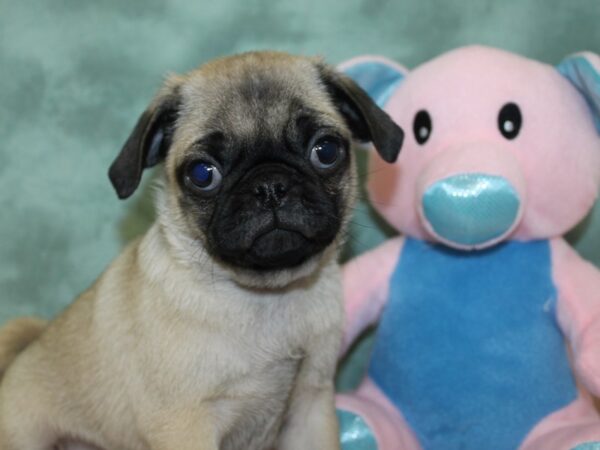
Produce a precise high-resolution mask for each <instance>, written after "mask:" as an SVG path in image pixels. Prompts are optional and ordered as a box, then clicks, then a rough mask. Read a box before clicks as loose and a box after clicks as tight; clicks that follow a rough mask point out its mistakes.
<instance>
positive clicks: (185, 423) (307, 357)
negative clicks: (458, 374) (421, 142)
mask: <svg viewBox="0 0 600 450" xmlns="http://www.w3.org/2000/svg"><path fill="white" fill-rule="evenodd" d="M402 136H403V133H402V130H401V129H400V128H399V127H398V126H397V125H395V124H394V123H393V122H392V121H391V119H390V118H389V117H388V116H387V115H386V114H385V113H384V112H383V111H382V110H380V109H379V108H378V107H377V106H376V105H375V104H374V103H373V102H372V101H371V100H370V98H369V97H368V96H367V95H366V94H365V93H364V92H363V91H362V90H361V89H360V88H359V87H358V86H357V85H355V84H354V83H353V82H352V81H350V80H349V79H348V78H346V77H345V76H343V75H341V74H339V73H336V72H335V71H334V70H333V69H332V68H331V67H329V66H327V65H325V64H324V63H323V62H321V61H320V60H319V59H311V58H304V57H296V56H290V55H287V54H283V53H274V52H256V53H247V54H242V55H238V56H233V57H228V58H223V59H218V60H215V61H213V62H210V63H208V64H206V65H204V66H202V67H200V68H199V69H197V70H195V71H193V72H191V73H189V74H187V75H184V76H171V77H170V78H169V79H168V80H167V81H166V82H165V84H164V87H163V88H162V89H161V90H160V91H159V92H158V94H157V96H156V98H155V99H154V100H153V101H152V103H151V104H150V106H149V107H148V109H147V110H146V111H145V112H144V113H143V114H142V116H141V117H140V119H139V121H138V123H137V125H136V126H135V128H134V130H133V132H132V133H131V136H130V137H129V139H128V140H127V142H126V143H125V145H124V147H123V149H122V150H121V153H120V154H119V155H118V157H117V158H116V160H115V161H114V163H113V164H112V166H111V167H110V171H109V176H110V179H111V181H112V183H113V185H114V187H115V189H116V192H117V194H118V196H119V197H120V198H127V197H129V196H130V195H132V194H133V193H134V191H135V190H136V188H137V187H138V185H139V183H140V179H141V177H142V172H143V171H144V169H145V168H148V167H151V166H154V165H156V164H158V163H159V162H164V169H163V171H162V172H163V174H162V181H160V182H159V184H158V186H159V187H158V190H157V195H156V208H157V220H156V223H155V224H154V225H153V226H152V227H151V228H150V229H149V231H148V232H147V233H146V234H145V235H144V236H143V237H142V238H140V239H138V240H137V241H135V242H133V243H132V244H130V245H129V246H128V247H127V248H126V249H125V251H124V252H123V253H122V254H121V255H120V256H119V257H118V258H117V259H116V260H115V261H114V262H113V263H112V264H111V265H110V266H109V267H108V269H107V270H106V272H105V273H104V274H102V275H101V276H100V278H99V279H98V280H97V281H96V282H95V283H94V285H93V286H92V287H91V288H90V289H89V290H87V291H86V292H84V293H83V294H82V295H81V296H80V297H79V298H78V299H77V300H76V301H75V302H74V303H73V304H72V305H71V306H70V307H69V308H68V309H67V310H66V311H65V312H63V313H62V314H61V315H59V316H58V317H57V318H56V319H55V320H53V321H51V322H50V323H48V324H46V323H43V322H40V321H36V320H30V319H21V320H18V321H15V322H13V323H10V324H9V325H7V327H6V328H5V329H4V330H3V331H1V332H0V376H2V375H1V374H2V373H3V378H2V381H1V384H0V449H1V450H48V449H50V448H53V446H57V445H59V443H60V445H67V446H69V445H73V442H74V441H76V442H78V444H77V445H81V443H88V444H91V445H93V446H97V447H99V448H103V449H106V450H120V449H127V450H138V449H139V450H142V449H144V450H147V449H151V450H217V449H222V450H234V449H243V450H259V449H260V450H262V449H271V448H277V449H281V450H334V449H339V448H340V444H339V443H338V430H337V422H336V415H335V407H334V388H333V376H334V371H335V366H336V360H337V355H338V351H339V348H340V341H341V327H342V321H343V309H342V293H341V286H340V274H339V270H338V265H337V263H336V256H337V254H338V249H339V247H340V245H341V244H342V242H343V240H344V229H345V226H346V224H347V222H348V218H349V216H350V214H351V211H352V205H353V202H354V199H355V187H356V179H355V174H354V162H353V158H352V143H353V141H354V140H361V141H372V142H373V143H374V145H375V147H376V148H377V150H378V151H379V153H380V154H381V156H382V157H383V158H384V159H385V160H387V161H393V160H395V158H396V156H397V153H398V151H399V148H400V145H401V142H402Z"/></svg>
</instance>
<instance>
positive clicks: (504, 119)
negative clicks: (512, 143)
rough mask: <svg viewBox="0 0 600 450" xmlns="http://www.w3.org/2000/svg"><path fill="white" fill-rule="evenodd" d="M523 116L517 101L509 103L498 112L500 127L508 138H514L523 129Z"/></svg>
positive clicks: (501, 131)
mask: <svg viewBox="0 0 600 450" xmlns="http://www.w3.org/2000/svg"><path fill="white" fill-rule="evenodd" d="M522 123H523V118H522V117H521V110H520V109H519V107H518V106H517V105H516V104H515V103H507V104H506V105H504V106H503V107H502V109H501V110H500V113H498V129H499V130H500V133H502V136H504V137H505V138H506V139H514V138H516V137H517V135H518V134H519V131H520V130H521V124H522Z"/></svg>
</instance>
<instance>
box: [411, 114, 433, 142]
mask: <svg viewBox="0 0 600 450" xmlns="http://www.w3.org/2000/svg"><path fill="white" fill-rule="evenodd" d="M431 128H432V123H431V116H430V115H429V113H428V112H427V111H425V110H424V109H422V110H421V111H419V112H418V113H417V114H416V116H415V120H414V121H413V133H414V134H415V139H416V140H417V142H418V143H419V144H420V145H423V144H424V143H425V142H427V140H428V139H429V136H431Z"/></svg>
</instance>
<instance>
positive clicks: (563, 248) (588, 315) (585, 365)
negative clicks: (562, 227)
mask: <svg viewBox="0 0 600 450" xmlns="http://www.w3.org/2000/svg"><path fill="white" fill-rule="evenodd" d="M551 245H552V247H551V248H552V262H553V272H554V281H555V283H556V287H557V289H558V294H559V299H558V310H557V314H558V321H559V324H560V326H561V328H562V330H563V332H564V334H565V335H566V337H567V339H568V340H569V341H570V343H571V346H572V349H573V354H574V361H575V371H576V372H577V374H578V375H579V378H580V379H581V381H582V382H583V384H584V385H585V387H586V388H587V389H588V390H589V391H590V392H591V393H592V394H593V395H596V396H598V395H600V271H599V270H598V268H596V267H595V266H594V265H593V264H591V263H589V262H587V261H585V260H584V259H582V258H581V257H580V256H579V255H578V254H577V253H576V252H575V250H573V249H572V248H571V247H570V246H569V245H568V244H567V243H566V242H565V241H564V240H563V239H555V240H553V241H552V243H551Z"/></svg>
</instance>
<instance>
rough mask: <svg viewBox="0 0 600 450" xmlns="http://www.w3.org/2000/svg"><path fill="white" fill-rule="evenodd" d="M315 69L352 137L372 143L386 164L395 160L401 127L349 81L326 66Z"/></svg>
mask: <svg viewBox="0 0 600 450" xmlns="http://www.w3.org/2000/svg"><path fill="white" fill-rule="evenodd" d="M317 67H318V68H319V70H320V73H321V79H322V81H323V83H324V84H325V87H326V88H327V90H328V92H329V94H330V96H331V98H332V100H333V101H334V103H335V105H336V107H337V108H338V110H339V111H340V113H341V114H342V115H343V116H344V118H345V119H346V122H347V123H348V126H349V128H350V130H351V131H352V132H353V133H354V136H355V137H356V138H357V139H359V140H361V141H365V142H367V141H370V142H373V145H374V146H375V149H376V150H377V152H378V153H379V155H380V156H381V157H382V158H383V159H384V160H385V161H387V162H389V163H392V162H394V161H396V158H397V157H398V153H400V148H401V147H402V141H403V140H404V132H403V131H402V128H400V127H399V126H398V125H397V124H396V123H395V122H394V121H393V120H392V119H391V117H390V116H388V115H387V113H386V112H385V111H383V110H382V109H381V108H380V107H379V106H377V104H376V103H375V102H374V101H373V100H372V99H371V97H369V94H367V93H366V92H365V91H363V90H362V88H361V87H360V86H359V85H358V84H356V83H355V82H354V81H353V80H352V79H350V78H349V77H347V76H346V75H344V74H341V73H339V72H336V71H335V70H333V69H331V68H330V67H328V66H325V65H318V66H317Z"/></svg>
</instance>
